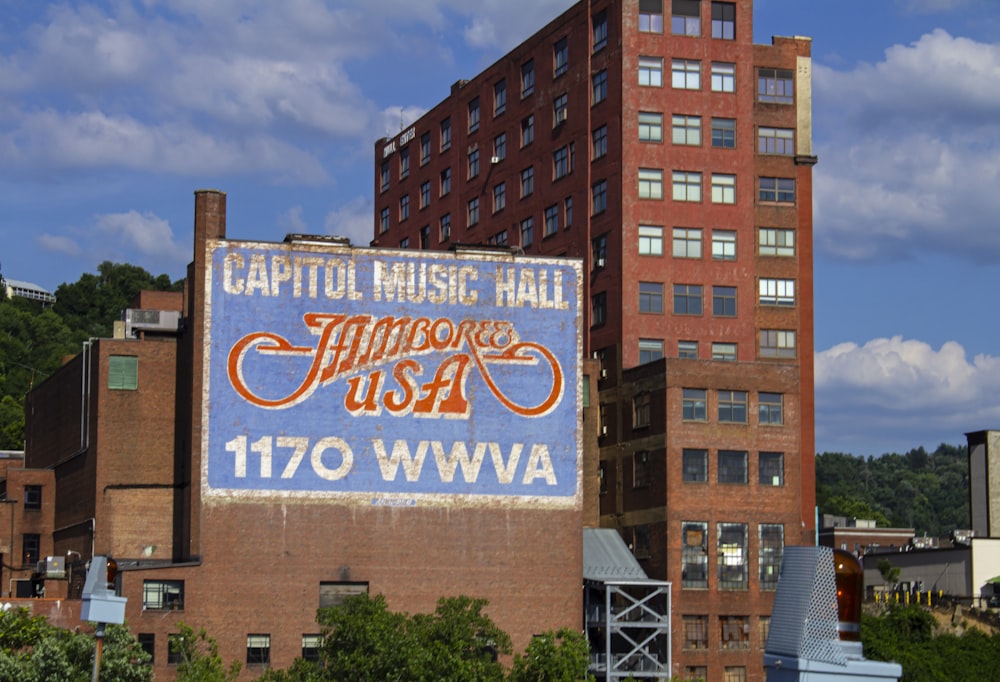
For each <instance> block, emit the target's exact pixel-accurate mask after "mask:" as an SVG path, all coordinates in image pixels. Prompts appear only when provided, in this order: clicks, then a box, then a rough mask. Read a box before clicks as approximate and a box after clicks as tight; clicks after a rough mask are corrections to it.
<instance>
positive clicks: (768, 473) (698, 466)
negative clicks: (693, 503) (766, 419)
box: [599, 403, 785, 494]
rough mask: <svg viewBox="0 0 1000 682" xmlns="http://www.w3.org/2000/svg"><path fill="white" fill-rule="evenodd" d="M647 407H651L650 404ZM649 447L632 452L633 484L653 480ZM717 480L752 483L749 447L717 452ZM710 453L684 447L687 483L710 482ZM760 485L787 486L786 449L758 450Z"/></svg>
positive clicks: (602, 472) (603, 490) (604, 485)
mask: <svg viewBox="0 0 1000 682" xmlns="http://www.w3.org/2000/svg"><path fill="white" fill-rule="evenodd" d="M646 408H647V409H648V403H647V406H646ZM651 457H652V456H651V453H650V452H649V451H648V450H639V451H636V452H635V453H633V455H632V487H633V488H645V487H648V486H649V485H651V484H652V483H653V462H652V459H651ZM715 461H716V466H715V473H716V481H717V482H718V483H722V484H736V485H748V484H749V483H750V480H749V475H750V474H749V466H748V464H749V453H748V452H747V451H746V450H719V451H718V452H717V453H716V460H715ZM708 462H709V453H708V450H706V449H700V448H684V450H683V451H682V461H681V465H682V469H683V472H684V473H683V480H684V482H685V483H708V480H709V464H708ZM605 466H606V463H605V462H601V467H600V472H599V474H600V482H601V486H600V491H601V494H605V493H607V491H608V490H607V480H606V471H605ZM757 484H758V485H760V486H764V487H769V488H773V487H779V488H780V487H782V486H784V485H785V455H784V453H782V452H764V451H761V452H759V453H757Z"/></svg>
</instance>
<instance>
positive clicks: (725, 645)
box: [681, 615, 771, 681]
mask: <svg viewBox="0 0 1000 682" xmlns="http://www.w3.org/2000/svg"><path fill="white" fill-rule="evenodd" d="M681 621H682V623H683V627H684V636H683V640H682V641H683V644H682V645H681V646H682V648H684V649H685V650H688V651H699V650H701V651H705V650H707V649H708V648H709V636H710V634H711V633H710V631H709V627H708V626H709V620H708V616H706V615H684V616H681ZM770 629H771V617H770V616H758V635H759V638H758V642H759V644H758V646H759V648H760V649H764V648H765V647H766V646H767V636H768V634H769V632H770ZM715 634H716V637H717V638H718V648H719V649H723V650H731V649H737V650H739V649H743V650H749V649H750V617H749V616H729V615H723V616H719V617H718V620H717V627H716V629H715ZM686 679H698V678H686ZM700 679H703V680H704V679H707V678H706V677H704V676H703V677H701V678H700ZM727 681H728V678H727Z"/></svg>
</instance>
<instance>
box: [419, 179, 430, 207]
mask: <svg viewBox="0 0 1000 682" xmlns="http://www.w3.org/2000/svg"><path fill="white" fill-rule="evenodd" d="M430 205H431V183H430V180H428V181H427V182H424V183H421V184H420V208H427V207H428V206H430Z"/></svg>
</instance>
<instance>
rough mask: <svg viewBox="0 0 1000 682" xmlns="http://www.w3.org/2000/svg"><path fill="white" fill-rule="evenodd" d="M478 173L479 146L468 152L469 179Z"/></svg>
mask: <svg viewBox="0 0 1000 682" xmlns="http://www.w3.org/2000/svg"><path fill="white" fill-rule="evenodd" d="M477 175H479V147H476V148H475V149H473V150H472V151H471V152H469V179H470V180H471V179H472V178H474V177H476V176H477Z"/></svg>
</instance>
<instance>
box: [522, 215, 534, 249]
mask: <svg viewBox="0 0 1000 682" xmlns="http://www.w3.org/2000/svg"><path fill="white" fill-rule="evenodd" d="M534 240H535V219H534V218H532V217H531V216H529V217H527V218H525V219H524V220H522V221H521V246H531V243H532V242H533V241H534Z"/></svg>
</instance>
